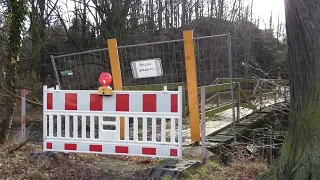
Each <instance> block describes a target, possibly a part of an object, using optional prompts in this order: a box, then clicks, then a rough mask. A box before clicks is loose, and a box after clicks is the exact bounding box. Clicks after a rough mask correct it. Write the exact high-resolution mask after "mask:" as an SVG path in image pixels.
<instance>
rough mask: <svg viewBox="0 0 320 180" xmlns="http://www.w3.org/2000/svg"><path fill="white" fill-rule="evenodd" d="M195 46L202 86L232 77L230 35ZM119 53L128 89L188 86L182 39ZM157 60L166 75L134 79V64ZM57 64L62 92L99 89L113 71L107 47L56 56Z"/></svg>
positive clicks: (198, 40) (199, 41)
mask: <svg viewBox="0 0 320 180" xmlns="http://www.w3.org/2000/svg"><path fill="white" fill-rule="evenodd" d="M194 43H195V55H196V66H197V67H196V71H197V80H198V86H205V85H210V84H212V83H213V82H214V81H215V79H216V78H229V64H228V47H227V35H217V36H208V37H199V38H194ZM118 54H119V59H120V66H121V76H122V81H123V82H122V83H123V86H125V88H129V89H130V88H134V89H139V87H140V88H143V89H148V90H156V89H159V86H155V85H170V84H176V85H179V84H181V83H186V73H185V58H184V44H183V40H182V39H179V40H172V41H163V42H155V43H145V44H137V45H127V46H119V47H118ZM156 58H159V59H161V64H162V69H163V75H162V76H160V77H150V78H142V79H135V78H133V75H132V69H131V63H132V62H135V61H139V60H147V59H156ZM233 63H234V64H237V62H233ZM53 65H54V66H55V69H56V71H57V75H56V76H57V78H56V79H58V80H59V81H60V84H61V88H62V89H96V88H98V86H99V84H98V81H97V80H98V77H99V75H100V73H101V72H103V71H109V72H111V67H110V61H109V55H108V49H107V48H105V49H99V50H92V51H86V52H81V53H73V54H67V55H61V56H55V57H53ZM236 67H237V66H234V68H233V71H234V74H236ZM137 86H138V87H137ZM142 86H144V87H142ZM148 86H149V87H148Z"/></svg>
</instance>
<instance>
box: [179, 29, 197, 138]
mask: <svg viewBox="0 0 320 180" xmlns="http://www.w3.org/2000/svg"><path fill="white" fill-rule="evenodd" d="M183 44H184V58H185V66H186V78H187V91H188V107H189V108H188V109H189V118H190V131H191V141H193V142H199V141H200V120H199V103H198V84H197V73H196V72H197V69H196V62H195V54H194V42H193V31H192V30H186V31H183Z"/></svg>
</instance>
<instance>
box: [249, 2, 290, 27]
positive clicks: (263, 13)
mask: <svg viewBox="0 0 320 180" xmlns="http://www.w3.org/2000/svg"><path fill="white" fill-rule="evenodd" d="M250 1H251V0H250ZM271 12H272V14H273V24H275V25H276V24H277V23H278V15H279V18H280V22H282V23H284V20H285V19H284V1H283V0H253V14H254V15H255V16H259V17H261V19H262V20H264V21H265V22H266V23H267V24H268V21H269V18H270V14H271ZM260 28H264V25H263V23H261V26H260Z"/></svg>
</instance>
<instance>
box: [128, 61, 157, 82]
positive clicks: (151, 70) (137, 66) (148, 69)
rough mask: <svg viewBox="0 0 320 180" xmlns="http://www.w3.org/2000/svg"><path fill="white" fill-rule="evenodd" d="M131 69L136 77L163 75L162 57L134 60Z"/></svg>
mask: <svg viewBox="0 0 320 180" xmlns="http://www.w3.org/2000/svg"><path fill="white" fill-rule="evenodd" d="M131 70H132V75H133V78H135V79H139V78H148V77H157V76H162V66H161V59H160V58H156V59H147V60H142V61H132V62H131Z"/></svg>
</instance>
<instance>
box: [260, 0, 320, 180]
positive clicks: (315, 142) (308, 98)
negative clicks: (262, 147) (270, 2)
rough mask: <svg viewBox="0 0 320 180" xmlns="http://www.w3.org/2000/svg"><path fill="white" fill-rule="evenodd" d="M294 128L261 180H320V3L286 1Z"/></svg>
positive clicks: (290, 125)
mask: <svg viewBox="0 0 320 180" xmlns="http://www.w3.org/2000/svg"><path fill="white" fill-rule="evenodd" d="M285 10H286V30H287V42H288V56H289V80H290V90H291V93H290V107H291V112H290V124H289V129H288V134H287V136H286V139H285V142H284V144H283V146H282V149H281V155H280V157H279V158H278V161H277V163H276V164H275V165H274V166H273V168H271V170H270V171H269V172H268V173H266V174H261V175H260V176H259V178H258V179H272V180H274V179H296V180H305V179H306V180H307V179H315V180H316V179H320V151H319V149H320V71H319V70H320V69H319V68H320V49H319V48H320V31H319V29H320V13H319V12H320V2H319V0H290V1H289V0H285Z"/></svg>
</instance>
